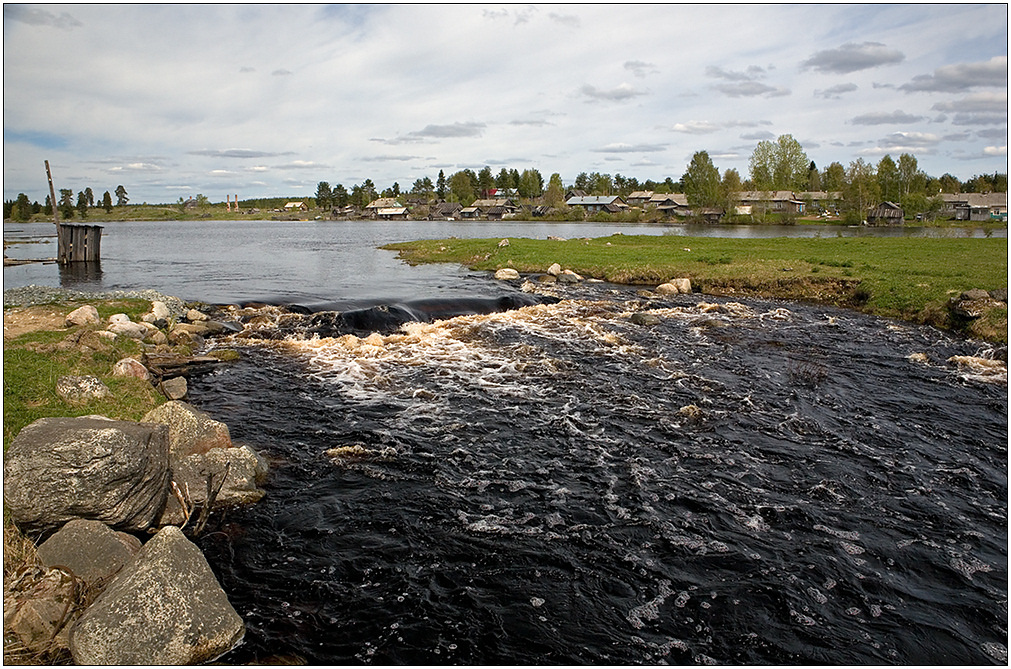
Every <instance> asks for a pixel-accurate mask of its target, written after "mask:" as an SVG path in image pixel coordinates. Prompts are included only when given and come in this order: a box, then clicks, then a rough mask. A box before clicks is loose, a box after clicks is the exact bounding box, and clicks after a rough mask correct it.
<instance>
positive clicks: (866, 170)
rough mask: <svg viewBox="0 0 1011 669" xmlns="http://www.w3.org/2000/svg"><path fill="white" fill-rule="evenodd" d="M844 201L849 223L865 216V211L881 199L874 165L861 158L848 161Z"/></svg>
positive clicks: (856, 221) (861, 219) (858, 220)
mask: <svg viewBox="0 0 1011 669" xmlns="http://www.w3.org/2000/svg"><path fill="white" fill-rule="evenodd" d="M846 180H847V183H846V188H845V189H844V191H843V193H844V202H845V204H846V208H847V209H848V214H847V219H848V220H849V221H850V223H859V222H860V221H863V220H864V218H865V217H866V216H867V211H868V210H869V209H870V208H871V207H873V206H876V205H877V204H878V203H879V202H880V201H881V190H880V187H879V186H878V180H877V177H876V175H875V174H874V166H873V165H871V164H870V163H868V162H866V161H865V160H864V159H863V158H858V159H857V160H855V161H854V162H852V163H850V167H849V170H847V172H846Z"/></svg>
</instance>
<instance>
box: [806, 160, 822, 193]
mask: <svg viewBox="0 0 1011 669" xmlns="http://www.w3.org/2000/svg"><path fill="white" fill-rule="evenodd" d="M807 190H809V191H820V190H821V173H820V172H818V166H817V165H815V164H814V161H813V160H812V161H811V164H810V165H808V168H807Z"/></svg>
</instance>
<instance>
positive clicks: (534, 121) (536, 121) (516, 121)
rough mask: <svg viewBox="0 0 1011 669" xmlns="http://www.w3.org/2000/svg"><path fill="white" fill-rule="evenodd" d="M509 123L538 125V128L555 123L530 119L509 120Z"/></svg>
mask: <svg viewBox="0 0 1011 669" xmlns="http://www.w3.org/2000/svg"><path fill="white" fill-rule="evenodd" d="M509 125H529V126H535V127H538V128H543V127H544V126H549V125H554V123H551V122H550V121H544V120H529V121H527V120H521V119H517V120H515V121H509Z"/></svg>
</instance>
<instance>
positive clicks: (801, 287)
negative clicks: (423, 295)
mask: <svg viewBox="0 0 1011 669" xmlns="http://www.w3.org/2000/svg"><path fill="white" fill-rule="evenodd" d="M499 241H500V239H498V238H495V239H442V240H424V241H417V242H406V243H400V244H390V245H388V246H385V247H383V248H386V249H389V250H394V251H398V252H399V254H400V257H401V258H402V259H404V260H405V261H406V262H408V263H412V264H415V263H429V262H454V263H460V264H463V265H466V266H468V267H470V268H472V269H478V270H495V269H499V268H502V267H512V268H514V269H516V270H519V271H520V272H544V271H545V270H546V269H547V268H548V266H549V265H551V263H555V262H557V263H559V264H560V265H562V266H563V267H565V268H568V269H572V270H573V271H576V272H578V273H579V274H582V275H583V276H585V277H592V278H598V279H604V280H606V281H610V282H613V283H622V284H642V285H656V284H659V283H662V282H664V281H667V280H669V279H671V278H674V277H688V278H690V279H691V280H692V285H693V287H694V289H695V291H696V292H702V293H708V294H713V295H740V296H758V297H769V298H781V299H796V300H810V301H814V302H820V303H826V304H834V305H839V306H846V307H852V308H856V309H860V310H861V311H864V312H867V313H872V314H877V315H881V316H886V317H892V318H899V319H903V320H908V321H912V322H917V323H929V324H933V325H937V326H939V327H945V328H950V327H953V326H954V325H955V324H954V323H953V322H952V321H951V319H950V315H949V314H948V310H947V308H946V305H947V301H948V299H949V298H950V297H952V296H953V295H958V294H960V293H961V292H963V291H966V290H969V289H972V288H982V289H984V290H995V289H999V288H1005V289H1006V288H1007V285H1008V277H1007V266H1008V241H1007V240H1006V239H992V238H991V239H965V238H942V239H928V238H871V237H853V238H829V239H820V238H815V239H811V238H807V239H793V238H771V239H726V238H716V237H672V236H661V237H657V236H624V235H614V236H611V237H602V238H599V239H573V240H568V241H554V240H536V239H510V240H509V242H510V243H509V245H508V246H502V247H500V246H498V244H499ZM971 327H972V330H971V334H973V335H974V336H978V337H981V338H985V339H988V340H990V341H998V342H1006V341H1007V309H1006V307H1005V308H1003V309H994V310H992V311H991V312H990V313H988V314H987V315H986V316H985V317H984V318H982V319H980V320H979V321H977V322H975V323H973V324H972V326H971Z"/></svg>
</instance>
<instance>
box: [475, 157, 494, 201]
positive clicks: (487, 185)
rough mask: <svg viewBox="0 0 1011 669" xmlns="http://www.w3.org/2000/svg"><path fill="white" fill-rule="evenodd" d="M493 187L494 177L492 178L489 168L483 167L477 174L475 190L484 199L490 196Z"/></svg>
mask: <svg viewBox="0 0 1011 669" xmlns="http://www.w3.org/2000/svg"><path fill="white" fill-rule="evenodd" d="M494 187H495V177H494V176H492V173H491V168H490V167H488V166H487V165H485V166H484V167H483V168H482V169H481V171H480V172H478V173H477V189H478V191H479V192H480V193H481V197H483V198H485V197H488V196H489V195H491V189H492V188H494Z"/></svg>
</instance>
